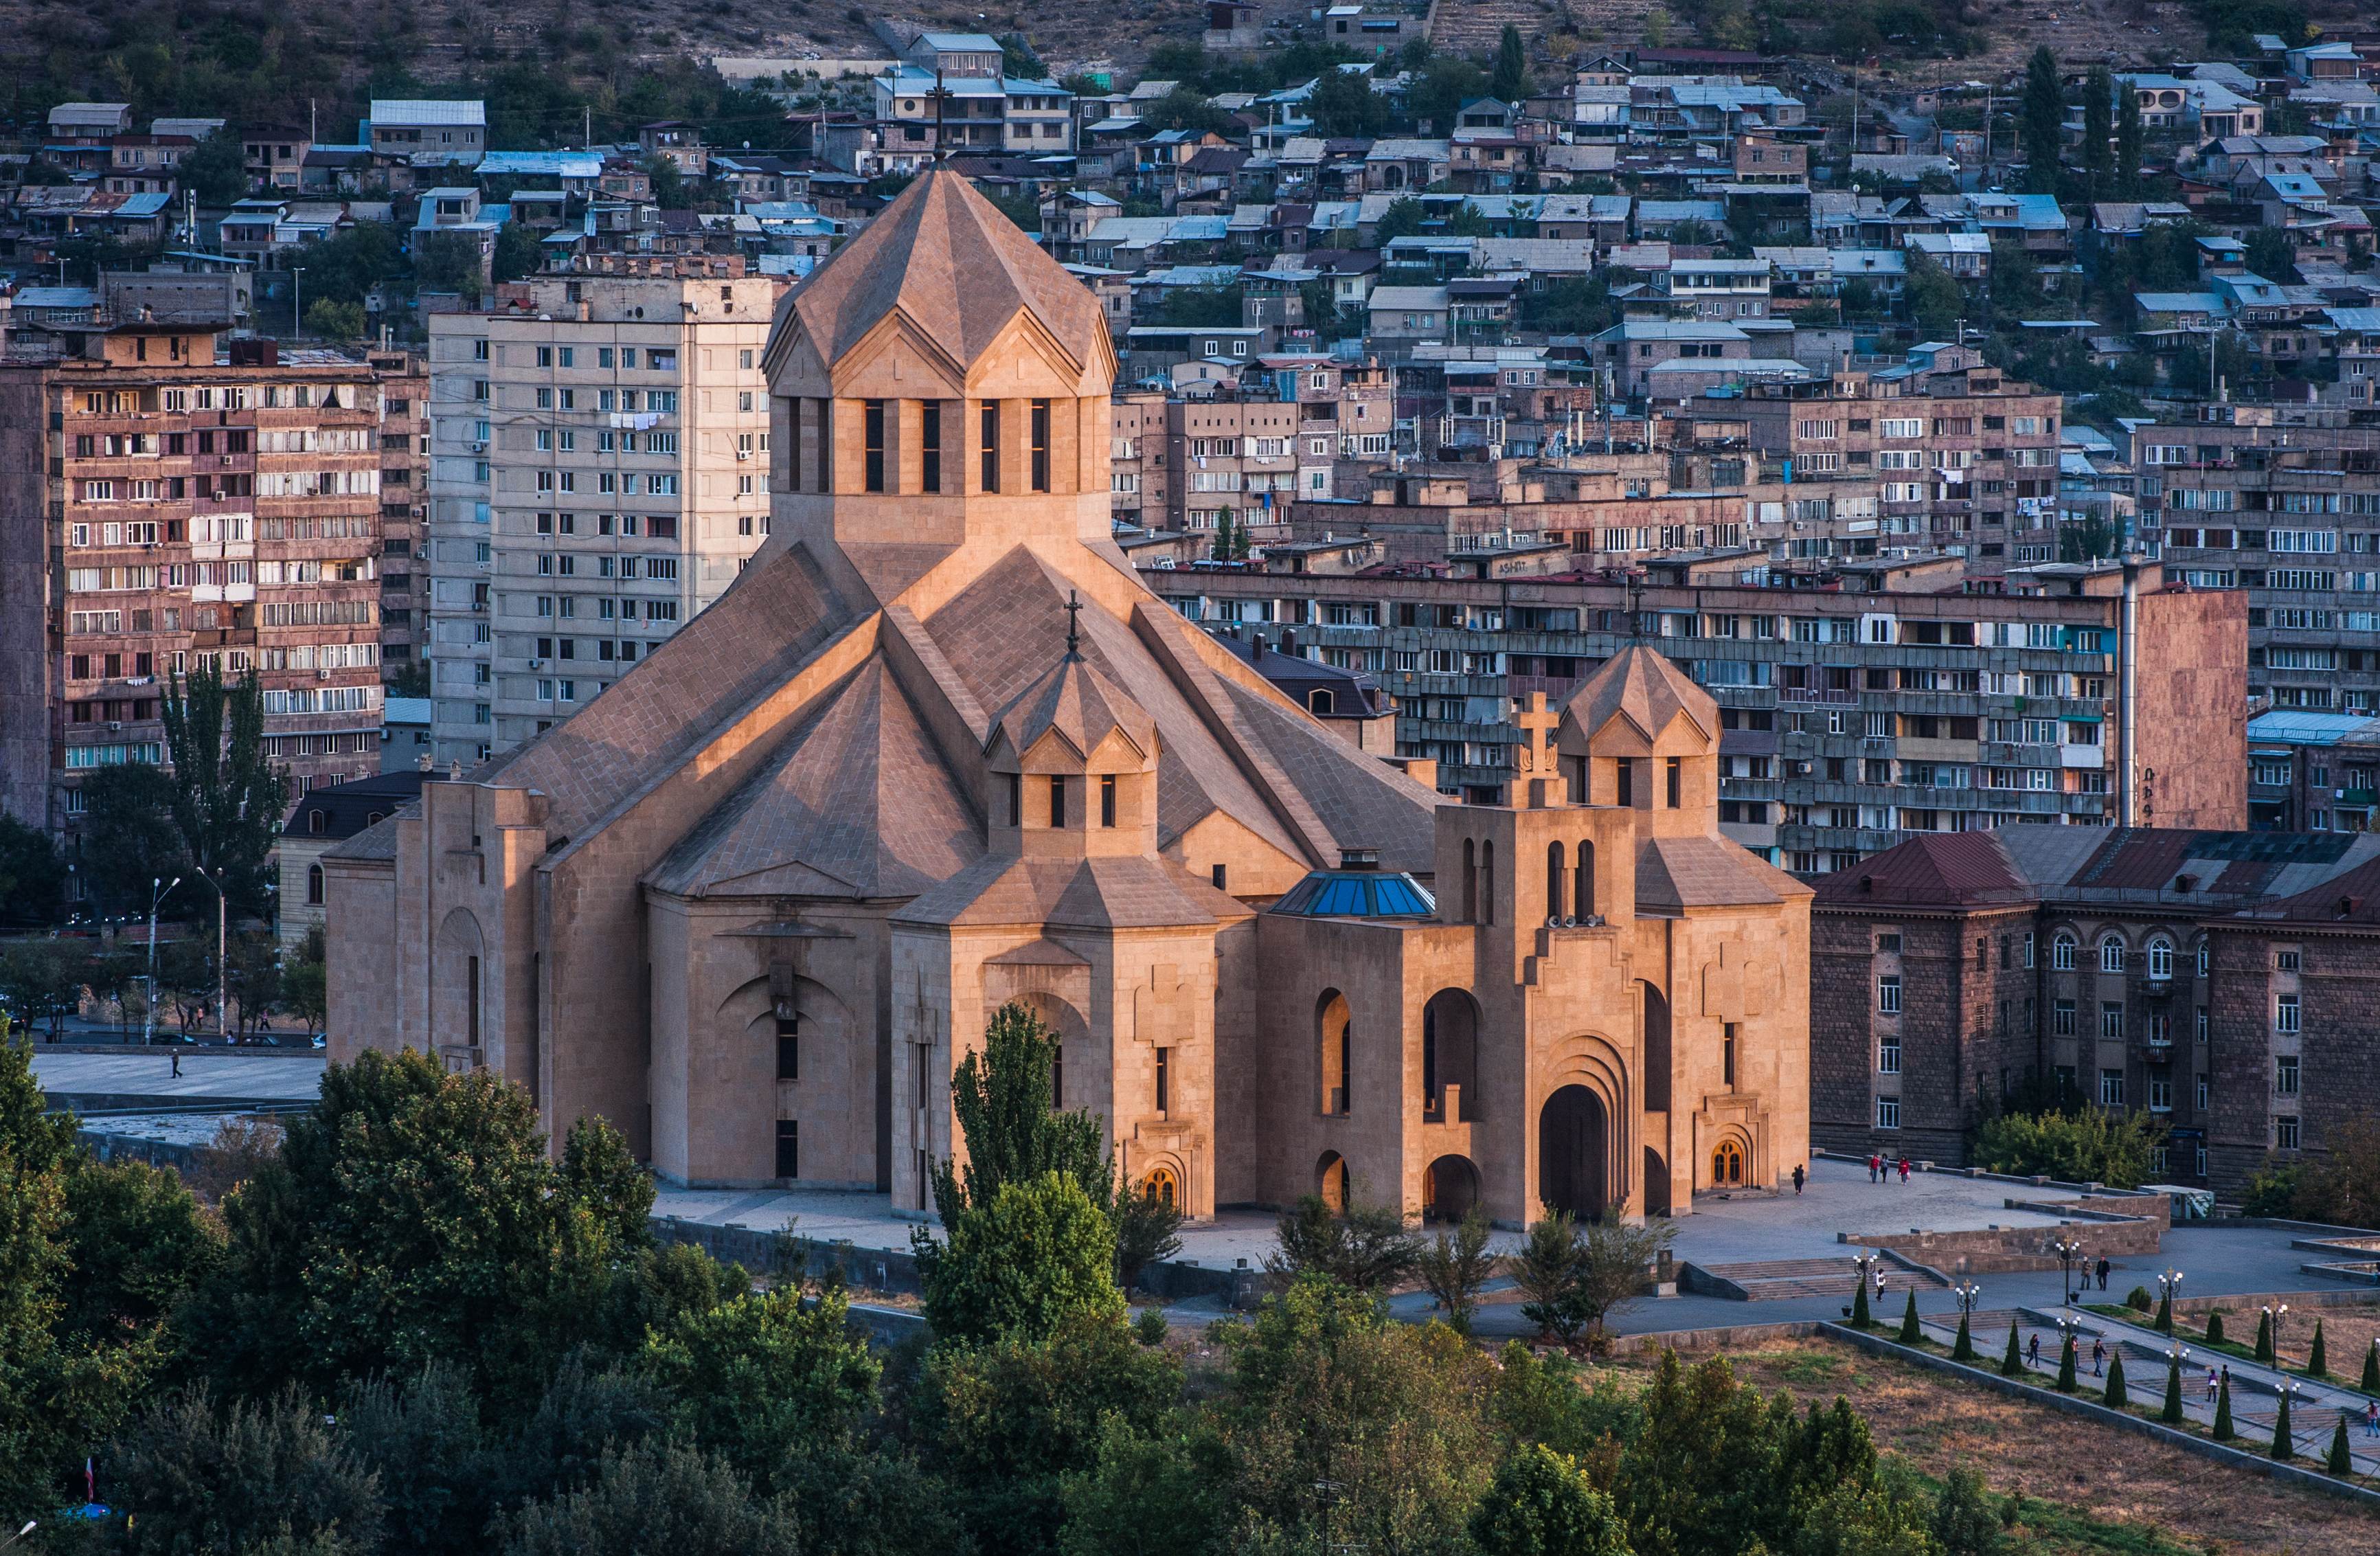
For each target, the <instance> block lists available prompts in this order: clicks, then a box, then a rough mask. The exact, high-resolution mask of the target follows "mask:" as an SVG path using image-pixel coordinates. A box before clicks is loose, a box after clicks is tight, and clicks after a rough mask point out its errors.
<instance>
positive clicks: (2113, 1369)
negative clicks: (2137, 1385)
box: [2104, 1346, 2131, 1410]
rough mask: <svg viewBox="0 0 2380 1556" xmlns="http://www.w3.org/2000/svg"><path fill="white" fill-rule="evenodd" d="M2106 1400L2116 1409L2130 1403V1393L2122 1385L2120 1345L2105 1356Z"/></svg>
mask: <svg viewBox="0 0 2380 1556" xmlns="http://www.w3.org/2000/svg"><path fill="white" fill-rule="evenodd" d="M2104 1398H2105V1400H2106V1402H2107V1404H2110V1405H2112V1406H2114V1407H2115V1408H2116V1409H2118V1410H2121V1409H2123V1408H2124V1407H2125V1406H2126V1405H2128V1404H2131V1392H2129V1391H2128V1390H2127V1389H2126V1388H2125V1387H2124V1352H2123V1348H2122V1347H2121V1346H2118V1347H2117V1348H2116V1351H2115V1353H2114V1354H2113V1355H2110V1356H2109V1357H2108V1358H2107V1393H2106V1395H2105V1396H2104Z"/></svg>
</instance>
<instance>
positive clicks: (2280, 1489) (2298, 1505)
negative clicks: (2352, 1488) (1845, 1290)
mask: <svg viewBox="0 0 2380 1556" xmlns="http://www.w3.org/2000/svg"><path fill="white" fill-rule="evenodd" d="M1897 1327H1898V1326H1897V1325H1887V1326H1886V1327H1885V1329H1884V1330H1883V1333H1884V1334H1885V1335H1886V1337H1887V1338H1890V1337H1891V1335H1892V1333H1893V1332H1894V1330H1895V1329H1896V1328H1897ZM1927 1348H1928V1349H1931V1350H1938V1351H1943V1352H1945V1353H1946V1354H1947V1347H1942V1346H1936V1345H1932V1344H1930V1343H1929V1345H1928V1347H1927ZM1976 1348H1977V1351H1978V1353H1979V1355H1980V1356H1981V1361H1982V1365H1983V1366H1985V1367H1986V1368H1993V1367H1996V1366H1997V1365H1998V1354H1997V1352H1996V1351H1995V1350H1994V1349H1993V1348H1992V1347H1989V1346H1985V1345H1982V1344H1980V1343H1979V1344H1978V1345H1977V1347H1976ZM1727 1359H1728V1361H1729V1363H1730V1365H1731V1366H1732V1367H1734V1368H1735V1370H1736V1373H1737V1375H1738V1376H1739V1377H1741V1378H1743V1380H1745V1381H1746V1382H1749V1383H1752V1384H1755V1385H1756V1386H1758V1387H1759V1388H1761V1389H1762V1390H1764V1391H1767V1392H1776V1391H1778V1390H1783V1391H1785V1392H1788V1393H1791V1394H1792V1395H1793V1396H1795V1397H1796V1398H1797V1399H1800V1400H1803V1401H1805V1402H1806V1401H1819V1402H1826V1401H1830V1400H1832V1399H1833V1398H1834V1396H1835V1395H1837V1394H1842V1395H1844V1396H1845V1397H1847V1398H1848V1399H1849V1400H1850V1401H1851V1402H1852V1404H1853V1405H1854V1406H1855V1407H1856V1408H1857V1409H1859V1410H1860V1412H1861V1413H1862V1414H1864V1416H1866V1417H1867V1421H1868V1427H1869V1429H1870V1430H1871V1431H1873V1432H1874V1433H1875V1436H1876V1443H1877V1445H1878V1446H1879V1447H1882V1448H1886V1449H1888V1450H1890V1451H1892V1452H1895V1453H1900V1454H1901V1455H1903V1456H1904V1457H1906V1458H1907V1459H1908V1460H1909V1461H1910V1462H1911V1463H1912V1465H1913V1466H1914V1467H1915V1468H1916V1469H1917V1470H1918V1471H1919V1472H1920V1473H1922V1474H1924V1475H1925V1476H1927V1477H1932V1478H1936V1479H1939V1478H1940V1477H1943V1476H1945V1475H1947V1474H1948V1473H1949V1470H1950V1469H1951V1467H1952V1466H1954V1465H1962V1464H1963V1465H1970V1466H1971V1467H1973V1469H1975V1470H1976V1471H1977V1472H1978V1473H1979V1474H1981V1475H1982V1476H1983V1477H1984V1478H1985V1481H1986V1482H1988V1483H1989V1484H1990V1486H1991V1488H1992V1489H1993V1490H1994V1491H1995V1492H1997V1493H1999V1494H2001V1495H2007V1494H2009V1493H2011V1492H2013V1493H2016V1494H2018V1495H2020V1496H2021V1497H2022V1499H2023V1501H2022V1510H2021V1513H2020V1519H2021V1521H2022V1526H2023V1533H2022V1537H2021V1539H2020V1541H2019V1543H2018V1544H2017V1545H2016V1546H2015V1547H2014V1548H2015V1549H2019V1550H2026V1551H2043V1552H2048V1553H2051V1556H2080V1553H2083V1552H2099V1551H2107V1552H2120V1553H2123V1556H2206V1553H2207V1552H2209V1551H2218V1552H2237V1553H2240V1556H2246V1553H2248V1552H2252V1551H2253V1552H2290V1551H2296V1552H2305V1553H2307V1556H2312V1553H2313V1552H2321V1553H2322V1556H2380V1518H2374V1516H2373V1515H2372V1514H2371V1513H2369V1512H2368V1511H2366V1510H2364V1509H2362V1508H2360V1507H2357V1506H2356V1505H2354V1504H2353V1503H2351V1502H2348V1501H2341V1500H2339V1499H2338V1498H2334V1497H2330V1496H2325V1495H2324V1494H2322V1493H2320V1492H2317V1491H2313V1490H2308V1489H2299V1488H2297V1487H2293V1486H2284V1485H2279V1484H2277V1483H2275V1482H2272V1481H2269V1480H2265V1479H2264V1478H2263V1477H2259V1476H2253V1475H2249V1474H2246V1473H2244V1472H2236V1471H2231V1470H2227V1469H2225V1468H2224V1467H2223V1466H2221V1465H2215V1464H2211V1463H2209V1462H2208V1461H2206V1460H2204V1459H2202V1458H2199V1457H2198V1456H2197V1455H2195V1454H2192V1453H2185V1452H2184V1451H2182V1450H2181V1449H2179V1448H2173V1447H2168V1446H2167V1445H2166V1444H2163V1443H2160V1442H2155V1441H2150V1440H2148V1439H2146V1438H2139V1437H2134V1436H2132V1435H2131V1434H2130V1433H2122V1432H2114V1431H2109V1430H2107V1429H2106V1428H2099V1427H2095V1426H2093V1425H2092V1424H2091V1423H2089V1422H2087V1421H2083V1420H2080V1419H2077V1418H2074V1417H2071V1416H2063V1415H2059V1414H2058V1413H2056V1412H2053V1411H2050V1410H2048V1409H2046V1408H2043V1407H2041V1406H2038V1405H2034V1404H2029V1403H2027V1402H2025V1401H2023V1400H2016V1399H2009V1398H2006V1397H2003V1396H2002V1395H1999V1394H1997V1393H1992V1392H1987V1391H1985V1390H1984V1389H1981V1388H1973V1387H1969V1386H1966V1385H1963V1384H1961V1383H1960V1382H1958V1381H1957V1380H1953V1379H1949V1378H1943V1377H1938V1376H1937V1375H1935V1374H1933V1373H1930V1372H1926V1371H1925V1370H1923V1369H1921V1368H1915V1367H1912V1366H1909V1365H1908V1364H1906V1363H1903V1362H1900V1361H1896V1360H1893V1359H1891V1358H1889V1357H1880V1356H1870V1355H1864V1354H1862V1353H1860V1352H1856V1351H1852V1350H1851V1349H1849V1348H1847V1347H1844V1346H1841V1345H1838V1344H1834V1343H1830V1342H1828V1341H1824V1340H1803V1341H1786V1342H1779V1343H1776V1344H1773V1345H1766V1346H1762V1347H1759V1348H1757V1349H1754V1350H1747V1351H1735V1352H1729V1353H1727ZM1657 1362H1658V1355H1631V1356H1628V1357H1624V1358H1622V1359H1621V1360H1620V1361H1618V1362H1615V1363H1613V1364H1611V1365H1612V1366H1614V1367H1615V1368H1620V1369H1623V1370H1636V1371H1649V1370H1650V1369H1651V1368H1653V1367H1654V1366H1655V1365H1656V1364H1657ZM2141 1383H2142V1385H2143V1386H2145V1387H2147V1388H2148V1389H2150V1390H2151V1391H2152V1392H2154V1395H2155V1397H2154V1398H2152V1399H2151V1400H2150V1401H2149V1406H2148V1408H2149V1411H2150V1412H2151V1413H2152V1414H2153V1413H2154V1412H2155V1408H2156V1405H2157V1404H2160V1403H2162V1400H2163V1389H2164V1379H2163V1377H2162V1376H2159V1377H2157V1378H2155V1380H2150V1379H2146V1378H2144V1379H2143V1380H2141Z"/></svg>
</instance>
